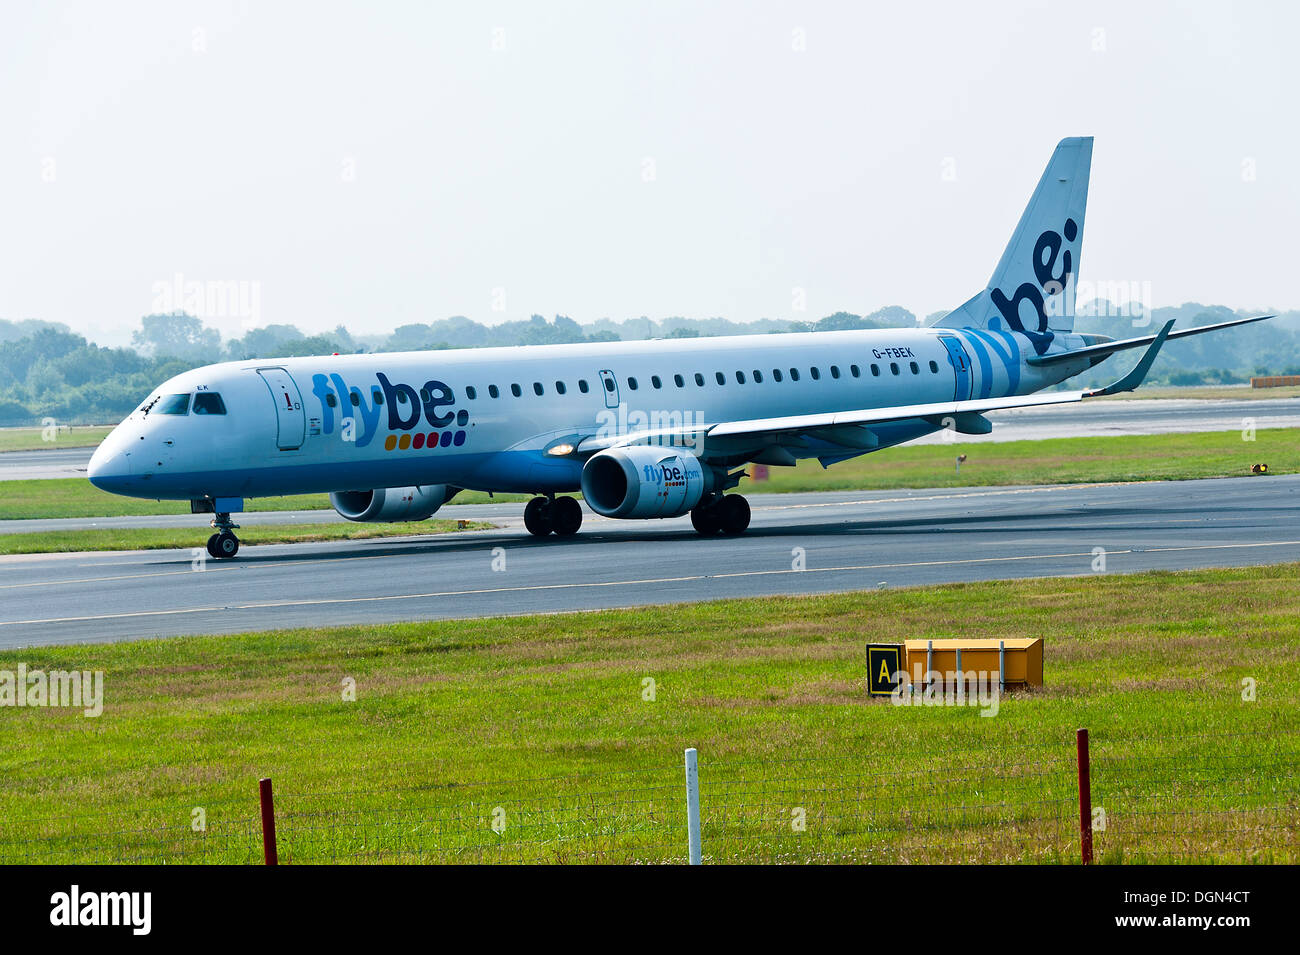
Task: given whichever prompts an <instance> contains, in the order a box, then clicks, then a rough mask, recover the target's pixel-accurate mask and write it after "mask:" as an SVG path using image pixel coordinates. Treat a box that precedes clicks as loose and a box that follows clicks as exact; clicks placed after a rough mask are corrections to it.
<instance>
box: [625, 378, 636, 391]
mask: <svg viewBox="0 0 1300 955" xmlns="http://www.w3.org/2000/svg"><path fill="white" fill-rule="evenodd" d="M627 387H628V390H629V391H636V388H637V385H636V379H635V378H629V379H628V380H627Z"/></svg>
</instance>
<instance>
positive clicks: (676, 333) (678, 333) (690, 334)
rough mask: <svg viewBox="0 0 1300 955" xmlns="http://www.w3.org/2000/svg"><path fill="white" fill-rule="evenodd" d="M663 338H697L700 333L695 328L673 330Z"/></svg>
mask: <svg viewBox="0 0 1300 955" xmlns="http://www.w3.org/2000/svg"><path fill="white" fill-rule="evenodd" d="M664 337H665V338H699V337H700V332H699V329H696V328H674V329H673V330H672V331H671V332H669V333H668V334H667V335H665V336H664Z"/></svg>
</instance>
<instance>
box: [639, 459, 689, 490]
mask: <svg viewBox="0 0 1300 955" xmlns="http://www.w3.org/2000/svg"><path fill="white" fill-rule="evenodd" d="M641 473H642V474H643V475H644V479H645V481H646V482H647V483H649V482H653V483H655V484H658V485H666V486H668V487H680V486H681V485H683V484H685V483H686V481H687V480H688V479H691V478H698V477H699V476H700V472H699V471H698V470H696V469H693V468H692V469H687V468H685V467H683V466H681V465H680V464H658V465H655V464H647V465H644V466H643V467H642V468H641Z"/></svg>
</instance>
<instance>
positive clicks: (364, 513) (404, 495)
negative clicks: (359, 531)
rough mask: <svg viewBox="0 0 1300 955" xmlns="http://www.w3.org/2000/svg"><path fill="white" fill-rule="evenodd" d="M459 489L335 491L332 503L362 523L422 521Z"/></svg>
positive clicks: (438, 486)
mask: <svg viewBox="0 0 1300 955" xmlns="http://www.w3.org/2000/svg"><path fill="white" fill-rule="evenodd" d="M459 490H460V488H458V487H451V486H450V485H447V484H426V485H422V486H419V487H381V488H376V489H375V490H373V491H335V492H334V493H332V494H331V495H330V503H331V504H333V505H334V510H336V511H338V512H339V514H340V516H342V517H345V518H347V519H348V520H350V521H358V522H360V523H363V524H380V523H384V522H388V521H422V520H424V519H425V518H427V517H431V516H432V515H433V512H434V511H436V510H437V509H438V508H440V507H442V505H444V504H446V503H447V502H448V501H450V500H451V499H452V497H454V496H455V495H456V493H457V492H458V491H459Z"/></svg>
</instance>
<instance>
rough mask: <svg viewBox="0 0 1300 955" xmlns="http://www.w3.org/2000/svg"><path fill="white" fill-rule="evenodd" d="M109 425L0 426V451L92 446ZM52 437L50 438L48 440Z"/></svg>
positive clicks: (97, 441)
mask: <svg viewBox="0 0 1300 955" xmlns="http://www.w3.org/2000/svg"><path fill="white" fill-rule="evenodd" d="M112 430H113V428H112V426H111V425H97V424H96V425H75V426H72V427H69V426H67V425H64V426H61V427H57V428H52V429H46V428H0V451H39V450H41V449H43V448H93V447H97V446H98V445H99V442H101V441H103V440H104V438H105V437H106V436H107V435H108V433H109V432H110V431H112ZM49 439H52V440H49Z"/></svg>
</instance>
